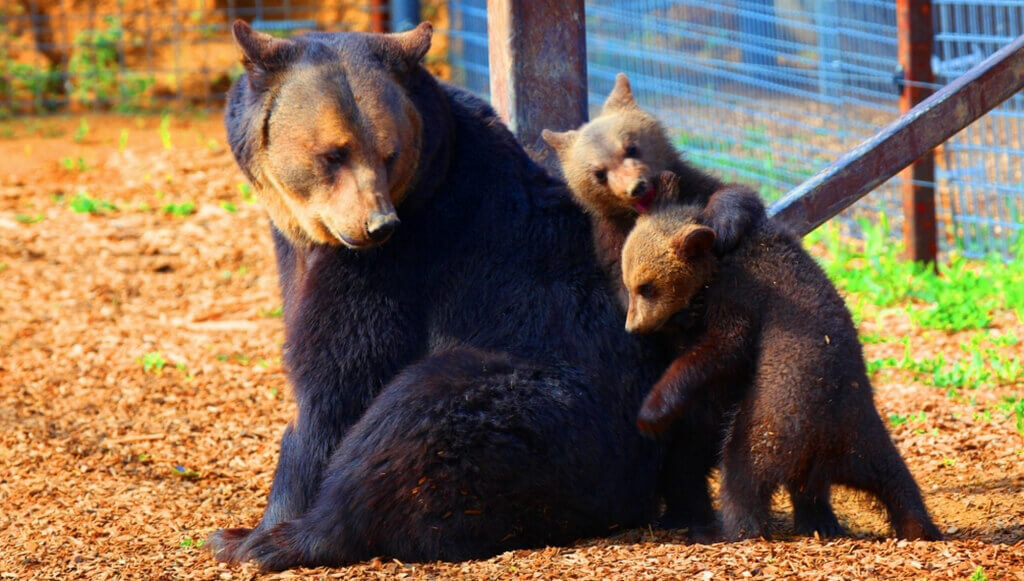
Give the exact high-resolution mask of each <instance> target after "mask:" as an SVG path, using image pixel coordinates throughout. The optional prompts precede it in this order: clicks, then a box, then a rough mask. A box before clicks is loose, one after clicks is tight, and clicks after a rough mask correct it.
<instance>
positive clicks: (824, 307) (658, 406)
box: [622, 193, 941, 540]
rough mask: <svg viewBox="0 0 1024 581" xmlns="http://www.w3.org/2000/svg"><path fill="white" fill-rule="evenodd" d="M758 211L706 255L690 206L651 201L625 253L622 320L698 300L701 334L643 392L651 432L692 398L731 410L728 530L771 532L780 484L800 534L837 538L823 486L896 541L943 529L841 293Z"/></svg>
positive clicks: (725, 469)
mask: <svg viewBox="0 0 1024 581" xmlns="http://www.w3.org/2000/svg"><path fill="white" fill-rule="evenodd" d="M749 196H750V200H749V203H748V207H751V206H753V205H754V203H755V202H756V205H757V206H760V208H761V211H760V213H759V214H758V215H757V216H756V220H754V221H753V222H752V223H751V224H750V225H749V227H748V229H747V231H746V233H745V234H744V235H743V236H742V237H741V238H740V240H739V242H738V244H737V246H736V247H735V249H733V250H731V251H729V252H726V253H725V254H724V255H723V256H722V257H721V258H720V259H719V258H716V257H715V256H714V255H713V253H712V251H711V246H712V242H713V239H714V236H715V234H714V231H713V230H711V229H709V228H707V227H705V226H701V225H699V224H697V223H696V219H697V217H698V214H699V212H700V208H696V207H693V206H684V205H680V204H674V203H666V204H663V205H657V206H655V208H653V209H652V211H651V212H650V213H649V214H646V215H644V216H641V217H640V218H639V219H638V220H637V223H636V226H635V227H634V229H633V231H632V232H631V233H630V235H629V237H628V238H627V240H626V243H625V246H624V248H623V256H622V268H623V280H624V283H625V285H626V287H627V288H628V289H629V295H630V297H629V301H630V303H629V313H628V315H627V328H628V329H629V330H631V331H638V332H649V331H653V330H655V329H657V328H659V327H660V326H661V325H663V324H664V323H665V322H666V321H668V320H669V318H670V317H672V316H673V315H674V314H675V313H676V312H677V311H679V309H680V308H684V307H686V306H687V305H688V304H689V303H690V301H692V300H693V299H694V297H695V296H701V297H702V298H703V304H704V306H703V319H702V321H701V326H702V332H700V333H699V334H694V335H691V336H690V339H689V342H688V344H686V345H685V346H684V348H683V349H682V352H681V354H680V355H679V357H678V358H677V359H676V360H675V361H674V362H673V363H672V364H671V366H670V367H669V369H668V371H666V372H665V374H664V375H663V376H662V378H661V379H660V380H659V381H658V383H657V384H656V385H655V386H654V388H653V389H652V390H651V392H650V394H649V395H648V396H647V398H646V400H645V401H644V404H643V407H642V408H641V411H640V415H639V423H640V425H641V427H642V428H643V429H644V430H646V431H649V432H657V431H660V430H663V429H665V428H667V427H668V426H669V425H670V424H671V423H672V422H673V420H675V418H677V417H678V416H680V414H682V413H684V412H685V411H686V409H687V408H688V406H689V405H691V404H692V403H693V402H694V400H695V398H696V399H697V400H699V399H700V398H701V397H702V395H706V394H711V396H712V397H714V398H718V399H720V401H722V404H723V405H725V406H726V407H729V408H732V409H734V414H733V417H732V421H731V423H730V425H729V427H728V432H727V434H726V437H725V443H724V446H723V451H722V489H721V500H722V513H723V515H722V518H723V528H724V532H725V533H726V534H727V536H728V537H730V538H733V539H737V538H744V537H757V536H763V537H768V536H769V534H770V528H769V508H770V501H771V497H772V493H773V492H774V491H775V489H776V488H777V487H778V486H780V485H782V486H785V487H786V488H787V489H788V491H789V494H790V497H791V498H792V501H793V507H794V519H795V522H796V529H797V531H798V532H800V533H805V534H811V533H814V532H817V533H819V534H821V535H823V536H833V535H838V534H841V533H842V527H841V526H840V525H839V522H838V520H836V517H835V514H834V513H833V512H832V506H831V504H830V502H829V494H830V488H831V485H832V484H834V483H836V484H845V485H848V486H851V487H854V488H859V489H862V490H865V491H867V492H870V493H872V494H874V495H875V496H877V497H878V498H879V499H880V500H881V501H882V502H883V503H884V504H885V506H886V509H887V510H888V512H889V517H890V521H891V523H892V526H893V528H894V529H895V532H896V534H897V536H899V537H902V538H909V539H928V540H935V539H939V538H940V537H941V535H940V533H939V531H938V529H936V527H935V525H934V524H933V523H932V521H931V519H930V518H929V516H928V512H927V510H926V509H925V506H924V503H923V501H922V499H921V494H920V491H919V490H918V487H917V485H916V484H915V482H914V479H913V477H912V476H911V474H910V472H909V471H908V470H907V467H906V465H905V464H904V463H903V460H902V459H901V458H900V455H899V452H897V450H896V447H895V446H894V445H893V444H892V442H891V441H890V440H889V436H888V434H887V433H886V431H885V426H884V424H883V423H882V420H881V418H880V417H879V415H878V411H877V410H876V409H875V405H874V401H873V395H872V388H871V383H870V381H869V380H868V376H867V372H866V370H865V366H864V358H863V354H862V352H861V346H860V343H859V341H858V339H857V331H856V328H855V327H854V324H853V321H852V319H851V317H850V313H849V311H848V310H847V309H846V305H845V303H844V302H843V299H842V298H841V297H840V296H839V293H838V292H837V291H836V289H835V287H834V286H833V285H832V284H831V282H830V281H829V280H828V278H827V277H826V276H825V273H824V272H823V271H822V270H821V268H820V267H819V266H818V265H817V263H816V262H815V261H814V260H813V259H812V258H811V257H810V255H808V254H807V252H806V251H805V250H804V249H803V247H802V246H801V244H800V241H799V240H798V239H797V238H796V237H795V236H793V235H792V234H790V233H788V232H786V231H785V230H784V229H782V228H781V227H779V226H778V225H776V224H775V223H773V222H772V221H771V220H769V219H768V218H767V217H766V216H765V213H764V207H763V205H761V204H760V201H759V200H758V199H757V197H756V195H755V194H753V193H750V194H749Z"/></svg>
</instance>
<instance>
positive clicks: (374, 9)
mask: <svg viewBox="0 0 1024 581" xmlns="http://www.w3.org/2000/svg"><path fill="white" fill-rule="evenodd" d="M390 24H391V16H390V12H389V11H388V0H370V32H377V33H384V32H391V26H390Z"/></svg>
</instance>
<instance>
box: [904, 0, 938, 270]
mask: <svg viewBox="0 0 1024 581" xmlns="http://www.w3.org/2000/svg"><path fill="white" fill-rule="evenodd" d="M896 26H897V29H898V36H899V48H898V50H899V60H900V67H901V68H902V69H903V80H904V83H903V91H902V93H900V113H901V114H902V113H906V112H907V111H910V110H911V109H912V108H913V107H914V106H915V105H917V104H918V103H920V102H921V101H923V100H924V99H925V98H927V97H928V96H929V95H930V94H931V93H932V89H931V87H928V86H924V84H931V83H934V81H935V77H934V75H933V74H932V63H931V60H932V45H933V44H934V26H933V24H932V3H931V0H897V2H896ZM900 177H902V178H903V241H904V244H905V245H906V250H907V257H908V258H910V259H911V260H917V261H922V262H932V263H934V262H935V258H936V255H937V254H938V248H937V233H936V227H935V150H934V149H931V150H929V151H928V152H927V153H925V154H924V155H923V156H921V157H920V158H918V160H917V161H915V162H914V163H913V165H911V166H910V167H909V168H907V169H906V170H904V171H903V172H902V173H901V176H900Z"/></svg>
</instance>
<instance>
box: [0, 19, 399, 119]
mask: <svg viewBox="0 0 1024 581" xmlns="http://www.w3.org/2000/svg"><path fill="white" fill-rule="evenodd" d="M381 4H383V3H381ZM375 10H378V8H375V7H374V3H371V2H368V1H366V0H333V1H332V0H328V1H326V2H319V1H317V2H314V1H312V0H154V1H146V0H90V1H89V2H78V1H76V0H33V1H20V2H12V3H8V2H4V3H3V4H2V5H0V115H10V114H19V113H46V112H52V111H66V110H71V111H88V110H108V109H113V110H118V111H139V110H147V109H154V108H161V107H166V106H169V105H180V104H198V105H203V106H210V105H214V104H219V103H221V102H222V101H223V99H224V95H225V92H226V91H227V89H228V88H229V87H230V85H231V82H232V81H233V80H234V79H235V78H237V76H238V75H240V74H241V72H242V69H241V66H240V65H239V63H238V61H239V55H238V51H237V49H236V48H235V46H234V43H233V41H232V39H231V33H230V25H231V23H232V22H233V21H234V20H235V19H236V18H242V19H245V20H247V21H249V22H251V23H252V24H253V26H254V28H256V29H258V30H262V31H264V32H268V33H270V34H274V35H278V36H289V35H291V34H295V33H299V32H305V31H310V30H367V29H369V26H370V22H371V17H372V16H373V14H374V11H375Z"/></svg>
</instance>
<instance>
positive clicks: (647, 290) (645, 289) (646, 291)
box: [636, 282, 657, 300]
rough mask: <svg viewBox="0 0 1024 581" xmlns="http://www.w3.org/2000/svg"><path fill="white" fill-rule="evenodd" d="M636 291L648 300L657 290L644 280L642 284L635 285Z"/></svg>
mask: <svg viewBox="0 0 1024 581" xmlns="http://www.w3.org/2000/svg"><path fill="white" fill-rule="evenodd" d="M636 293H637V294H638V295H640V296H641V297H643V298H645V299H648V300H650V299H653V298H654V295H655V294H656V293H657V291H656V290H655V288H654V285H653V284H651V283H649V282H645V283H644V284H642V285H640V286H638V287H636Z"/></svg>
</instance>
